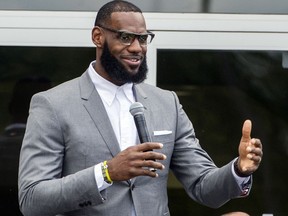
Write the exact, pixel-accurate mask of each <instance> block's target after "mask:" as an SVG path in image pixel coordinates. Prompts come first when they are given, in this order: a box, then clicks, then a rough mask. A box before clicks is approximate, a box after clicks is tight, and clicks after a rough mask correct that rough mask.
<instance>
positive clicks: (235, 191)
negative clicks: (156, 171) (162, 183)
mask: <svg viewBox="0 0 288 216" xmlns="http://www.w3.org/2000/svg"><path fill="white" fill-rule="evenodd" d="M174 98H175V106H176V110H177V111H176V113H177V117H176V118H177V120H176V122H177V126H176V135H175V146H174V152H173V157H172V159H171V169H172V171H173V173H174V174H175V176H176V177H177V179H178V180H179V181H180V182H181V183H182V185H183V186H184V188H185V190H186V192H187V194H188V195H189V196H190V197H191V198H192V199H193V200H195V201H197V202H198V203H201V204H203V205H206V206H209V207H211V208H218V207H220V206H222V205H223V204H225V203H226V202H228V201H229V200H230V199H232V198H236V197H239V196H241V195H242V193H243V190H242V189H241V188H240V187H239V184H237V182H236V179H235V177H234V175H233V173H232V165H233V161H231V162H229V163H228V164H227V165H225V166H223V167H220V168H218V167H217V166H216V165H215V164H214V162H213V160H212V159H211V158H210V156H209V155H208V154H207V153H206V151H205V150H204V149H202V148H201V146H200V144H199V140H198V139H197V138H196V136H195V131H194V128H193V125H192V123H191V121H190V120H189V119H188V117H187V115H186V113H185V112H184V110H183V109H182V106H181V104H180V103H179V100H178V98H177V96H176V94H175V93H174Z"/></svg>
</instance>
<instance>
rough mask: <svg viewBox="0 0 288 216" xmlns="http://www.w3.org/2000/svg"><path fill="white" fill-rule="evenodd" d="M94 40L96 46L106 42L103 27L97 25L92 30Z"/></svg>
mask: <svg viewBox="0 0 288 216" xmlns="http://www.w3.org/2000/svg"><path fill="white" fill-rule="evenodd" d="M92 41H93V43H94V44H95V45H96V47H102V46H103V44H104V35H103V32H102V31H101V29H100V28H99V27H97V26H95V27H94V28H93V30H92Z"/></svg>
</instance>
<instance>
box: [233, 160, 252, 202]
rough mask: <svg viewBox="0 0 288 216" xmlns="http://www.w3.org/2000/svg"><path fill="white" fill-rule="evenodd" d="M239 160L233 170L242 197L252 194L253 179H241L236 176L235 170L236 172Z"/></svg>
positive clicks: (249, 177)
mask: <svg viewBox="0 0 288 216" xmlns="http://www.w3.org/2000/svg"><path fill="white" fill-rule="evenodd" d="M236 160H237V158H236V159H235V160H234V161H233V163H232V166H231V169H232V174H233V176H234V178H235V180H236V182H237V184H238V186H239V188H240V189H241V194H240V196H241V197H242V196H247V195H248V194H249V192H250V189H251V183H252V177H251V176H248V177H240V176H238V175H237V174H236V172H235V170H234V163H235V161H236Z"/></svg>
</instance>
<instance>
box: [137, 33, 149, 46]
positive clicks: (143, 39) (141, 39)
mask: <svg viewBox="0 0 288 216" xmlns="http://www.w3.org/2000/svg"><path fill="white" fill-rule="evenodd" d="M147 38H148V35H140V36H139V37H138V40H139V43H140V44H146V43H147Z"/></svg>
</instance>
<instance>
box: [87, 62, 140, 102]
mask: <svg viewBox="0 0 288 216" xmlns="http://www.w3.org/2000/svg"><path fill="white" fill-rule="evenodd" d="M95 62H96V61H93V62H91V63H90V65H89V68H88V74H89V76H90V78H91V80H92V82H93V84H94V86H95V88H96V89H97V91H98V93H99V94H100V96H101V98H102V100H103V101H104V102H105V103H107V104H108V105H109V106H111V104H112V103H113V101H114V99H115V97H116V93H117V91H121V90H123V92H124V94H125V96H126V97H127V99H128V100H129V101H130V102H131V103H133V102H135V99H134V95H133V91H132V87H133V83H125V84H123V85H122V86H117V85H115V84H114V83H111V82H110V81H108V80H106V79H104V78H103V77H101V76H100V75H99V74H98V73H97V72H96V71H95V69H94V64H95Z"/></svg>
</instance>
